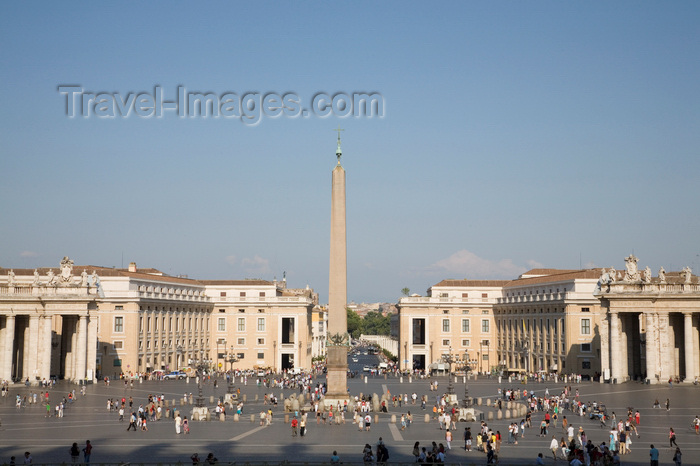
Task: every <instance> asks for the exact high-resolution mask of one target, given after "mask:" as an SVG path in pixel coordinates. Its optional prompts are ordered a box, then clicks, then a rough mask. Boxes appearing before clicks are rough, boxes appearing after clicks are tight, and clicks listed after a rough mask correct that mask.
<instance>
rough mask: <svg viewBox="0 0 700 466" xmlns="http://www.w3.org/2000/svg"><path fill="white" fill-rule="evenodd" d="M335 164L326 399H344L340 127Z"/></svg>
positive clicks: (344, 276) (344, 250) (344, 262)
mask: <svg viewBox="0 0 700 466" xmlns="http://www.w3.org/2000/svg"><path fill="white" fill-rule="evenodd" d="M334 131H337V132H338V149H337V150H336V152H335V155H336V156H337V157H338V164H337V165H336V166H335V168H334V169H333V175H332V185H331V251H330V252H331V254H330V266H329V268H328V337H327V339H326V346H327V353H326V367H327V369H328V370H327V376H326V382H327V384H328V390H327V391H326V398H328V399H330V400H342V399H347V396H348V394H347V387H348V382H347V370H348V346H349V345H350V336H349V335H348V315H347V310H346V308H347V302H348V301H347V274H348V267H347V237H346V228H345V169H343V166H342V165H340V156H341V155H342V151H341V150H340V132H341V131H343V130H342V129H341V128H340V127H338V129H336V130H334Z"/></svg>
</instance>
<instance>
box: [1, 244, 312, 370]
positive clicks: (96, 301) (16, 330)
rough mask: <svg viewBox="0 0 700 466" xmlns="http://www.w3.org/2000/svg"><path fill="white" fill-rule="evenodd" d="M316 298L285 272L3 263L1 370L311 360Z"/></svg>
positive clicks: (302, 363)
mask: <svg viewBox="0 0 700 466" xmlns="http://www.w3.org/2000/svg"><path fill="white" fill-rule="evenodd" d="M317 304H318V295H317V294H316V293H314V292H313V290H312V289H310V288H308V287H307V288H306V289H287V288H286V281H283V282H280V283H278V282H269V281H265V280H231V281H213V280H210V281H207V280H193V279H188V278H182V277H171V276H168V275H166V274H163V273H162V272H160V271H158V270H156V269H138V268H137V267H136V264H134V263H131V264H130V265H129V268H128V269H116V268H106V267H93V266H74V264H73V261H71V260H70V259H69V258H67V257H65V258H64V259H63V260H62V261H61V264H60V267H59V268H58V273H55V272H54V269H51V268H40V269H36V270H29V269H26V270H24V269H22V270H20V269H14V270H13V269H0V348H3V349H4V351H3V356H2V357H1V358H0V379H3V380H13V379H14V380H20V379H21V380H28V381H29V382H30V383H38V382H39V381H41V380H44V379H49V378H50V377H57V378H65V379H68V380H72V381H75V382H79V381H84V380H95V379H96V378H98V377H104V376H108V377H115V376H117V375H119V374H121V373H124V374H135V373H139V372H140V373H143V372H151V371H156V370H160V371H170V370H179V369H183V368H185V367H187V366H190V365H192V364H194V363H195V362H197V361H204V362H205V364H206V365H208V366H210V367H211V369H214V370H216V369H220V370H224V369H231V368H235V369H255V368H268V369H272V370H275V371H279V370H284V369H291V368H303V369H309V368H310V367H311V358H312V355H313V343H312V338H313V337H312V327H313V325H312V321H313V318H314V317H313V309H314V307H315V306H316V305H317ZM317 327H318V325H317ZM318 328H320V327H318ZM316 338H317V340H320V339H321V338H320V337H319V336H318V335H317V336H316Z"/></svg>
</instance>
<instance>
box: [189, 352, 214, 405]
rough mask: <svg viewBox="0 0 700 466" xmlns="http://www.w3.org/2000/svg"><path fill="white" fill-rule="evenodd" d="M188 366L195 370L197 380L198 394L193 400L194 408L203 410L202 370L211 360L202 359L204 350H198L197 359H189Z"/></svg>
mask: <svg viewBox="0 0 700 466" xmlns="http://www.w3.org/2000/svg"><path fill="white" fill-rule="evenodd" d="M190 364H191V365H193V366H194V367H195V369H196V370H197V377H198V379H199V380H198V383H197V389H198V390H199V393H198V394H197V398H196V400H195V406H196V407H198V408H203V407H204V406H205V404H204V395H202V379H203V378H204V369H206V368H207V367H208V365H210V364H211V360H210V359H204V350H200V351H199V358H198V359H191V360H190Z"/></svg>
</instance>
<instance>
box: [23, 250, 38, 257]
mask: <svg viewBox="0 0 700 466" xmlns="http://www.w3.org/2000/svg"><path fill="white" fill-rule="evenodd" d="M38 255H39V253H38V252H34V251H22V252H20V253H19V256H20V257H37V256H38Z"/></svg>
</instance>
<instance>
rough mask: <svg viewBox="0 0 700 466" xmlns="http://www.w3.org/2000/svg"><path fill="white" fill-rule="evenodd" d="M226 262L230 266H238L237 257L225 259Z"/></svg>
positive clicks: (231, 256)
mask: <svg viewBox="0 0 700 466" xmlns="http://www.w3.org/2000/svg"><path fill="white" fill-rule="evenodd" d="M224 260H225V261H226V262H227V263H228V264H229V265H236V256H234V255H230V256H226V257H224Z"/></svg>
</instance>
